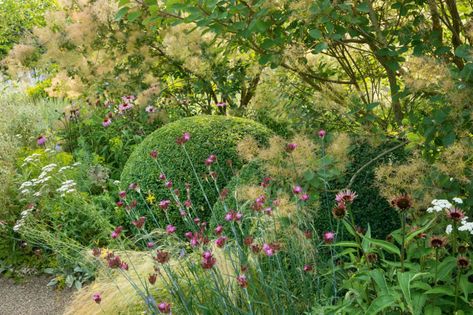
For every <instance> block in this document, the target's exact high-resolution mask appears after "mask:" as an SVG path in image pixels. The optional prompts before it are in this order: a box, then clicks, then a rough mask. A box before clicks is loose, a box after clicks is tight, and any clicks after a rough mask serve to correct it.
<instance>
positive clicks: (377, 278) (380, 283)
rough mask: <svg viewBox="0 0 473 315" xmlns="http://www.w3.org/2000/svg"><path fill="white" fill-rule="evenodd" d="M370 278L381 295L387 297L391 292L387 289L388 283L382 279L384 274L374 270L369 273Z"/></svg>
mask: <svg viewBox="0 0 473 315" xmlns="http://www.w3.org/2000/svg"><path fill="white" fill-rule="evenodd" d="M370 276H371V278H372V279H373V280H374V282H375V283H376V286H377V287H378V289H379V291H380V294H381V295H384V294H386V295H389V294H390V293H391V292H390V291H391V290H390V288H389V287H388V283H387V282H386V278H385V277H384V273H383V271H382V270H380V269H374V270H371V271H370Z"/></svg>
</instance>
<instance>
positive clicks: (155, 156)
mask: <svg viewBox="0 0 473 315" xmlns="http://www.w3.org/2000/svg"><path fill="white" fill-rule="evenodd" d="M149 156H151V158H152V159H155V160H156V158H157V157H158V151H156V150H153V151H151V152H150V153H149Z"/></svg>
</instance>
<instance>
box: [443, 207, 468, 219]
mask: <svg viewBox="0 0 473 315" xmlns="http://www.w3.org/2000/svg"><path fill="white" fill-rule="evenodd" d="M464 217H465V212H463V211H462V210H460V209H458V208H451V209H449V210H447V218H449V219H451V220H453V221H457V222H460V221H461V220H462V219H463V218H464Z"/></svg>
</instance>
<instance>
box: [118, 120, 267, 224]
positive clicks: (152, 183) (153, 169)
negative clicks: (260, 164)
mask: <svg viewBox="0 0 473 315" xmlns="http://www.w3.org/2000/svg"><path fill="white" fill-rule="evenodd" d="M185 132H189V133H190V135H191V139H190V141H189V142H187V143H186V144H185V148H186V150H187V152H188V153H189V156H190V158H191V160H192V162H193V164H194V166H195V169H196V173H197V174H198V175H199V177H200V178H201V182H202V183H203V185H204V190H205V192H206V194H207V196H208V199H209V202H210V204H211V205H213V203H214V202H215V201H216V200H217V197H218V194H217V192H216V189H215V187H214V186H213V184H212V185H211V183H212V182H211V181H209V182H206V181H205V180H204V179H203V177H204V176H203V175H204V174H207V173H208V170H207V166H206V165H205V164H204V161H205V160H206V159H207V158H208V156H209V155H210V154H215V155H216V156H217V160H218V163H217V164H214V166H212V167H213V168H214V169H215V170H216V171H218V179H217V181H218V186H219V187H220V188H222V187H224V186H225V185H226V183H227V181H228V180H229V179H230V178H232V176H233V173H232V169H233V171H236V170H238V169H239V168H240V167H241V166H242V161H241V160H240V159H239V157H238V155H237V152H236V144H237V143H238V141H240V140H241V139H243V138H244V137H245V136H247V135H251V136H253V137H254V138H255V139H257V140H258V141H259V142H260V143H261V144H266V143H267V140H268V139H269V137H271V136H272V135H273V132H272V131H270V130H269V129H267V128H266V127H264V126H262V125H261V124H259V123H256V122H254V121H252V120H248V119H243V118H235V117H227V116H196V117H190V118H184V119H181V120H178V121H175V122H173V123H170V124H168V125H165V126H164V127H162V128H160V129H158V130H157V131H155V132H154V133H152V134H151V135H149V136H148V137H147V138H146V139H145V140H144V141H143V142H142V143H141V144H140V145H138V146H137V147H136V149H135V151H133V153H132V154H131V156H130V158H129V159H128V161H127V163H126V165H125V167H124V169H123V173H122V175H121V183H122V185H123V187H127V186H128V185H129V184H130V183H138V184H139V185H140V187H141V191H142V193H143V194H144V195H146V194H147V193H148V192H149V191H151V192H152V193H153V194H154V195H155V196H156V202H159V201H160V200H163V199H169V200H172V198H171V196H170V194H169V191H168V190H167V189H165V188H164V187H163V183H162V182H161V181H159V179H158V177H159V174H160V172H159V170H158V167H157V165H156V163H155V161H153V159H152V158H151V157H150V152H151V151H152V150H157V151H158V160H159V162H160V163H161V165H162V166H163V168H164V171H165V173H166V177H167V178H168V179H170V180H171V181H172V182H173V187H174V188H178V189H179V190H180V191H181V194H182V195H185V183H189V184H190V185H191V200H192V203H193V205H194V207H195V209H196V210H197V214H198V215H199V216H200V217H201V218H202V219H207V218H208V217H209V207H208V206H207V202H206V201H205V197H204V194H203V193H202V190H201V189H200V188H199V184H198V181H197V180H196V177H195V175H194V172H193V170H192V167H191V165H190V163H189V161H188V159H187V157H186V155H185V153H184V151H183V148H182V147H181V146H179V145H177V144H176V139H177V138H178V137H180V136H182V134H183V133H185ZM228 160H231V161H232V168H230V167H228V166H227V161H228ZM181 199H182V201H184V200H185V196H182V198H181ZM138 201H139V203H138V210H139V211H140V212H141V213H146V212H145V208H144V207H145V205H144V202H143V201H142V200H138ZM157 213H158V219H160V220H163V219H164V214H163V213H162V211H158V212H157ZM168 213H169V216H170V219H171V220H172V221H174V223H175V224H178V223H179V222H180V220H179V219H178V216H179V213H178V211H177V210H176V209H170V210H168Z"/></svg>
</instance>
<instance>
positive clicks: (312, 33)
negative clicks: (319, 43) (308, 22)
mask: <svg viewBox="0 0 473 315" xmlns="http://www.w3.org/2000/svg"><path fill="white" fill-rule="evenodd" d="M309 35H310V37H312V38H313V39H320V38H322V32H321V31H319V30H317V29H313V30H310V31H309Z"/></svg>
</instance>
